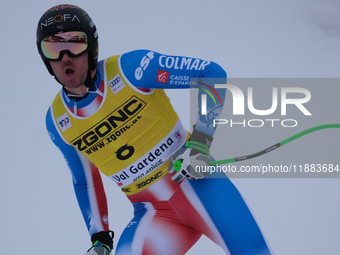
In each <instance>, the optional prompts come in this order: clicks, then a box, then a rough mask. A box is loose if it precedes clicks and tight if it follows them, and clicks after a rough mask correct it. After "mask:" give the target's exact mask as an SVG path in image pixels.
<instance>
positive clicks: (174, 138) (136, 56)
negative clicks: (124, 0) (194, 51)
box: [37, 4, 271, 255]
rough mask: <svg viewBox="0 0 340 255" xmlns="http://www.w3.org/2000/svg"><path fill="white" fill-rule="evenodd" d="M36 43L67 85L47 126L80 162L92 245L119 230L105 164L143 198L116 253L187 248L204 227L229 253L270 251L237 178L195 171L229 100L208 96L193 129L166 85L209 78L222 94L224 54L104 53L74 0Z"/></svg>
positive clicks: (210, 88) (107, 247)
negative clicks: (112, 217)
mask: <svg viewBox="0 0 340 255" xmlns="http://www.w3.org/2000/svg"><path fill="white" fill-rule="evenodd" d="M122 40H123V38H120V40H117V41H116V43H118V42H121V41H122ZM37 47H38V51H39V54H40V56H41V58H42V60H43V62H44V64H45V65H46V68H47V70H48V71H49V73H50V74H51V75H53V76H54V77H55V79H56V80H57V82H59V83H60V84H61V85H62V89H61V91H60V93H58V94H57V95H56V97H55V99H54V100H53V102H52V105H51V106H50V107H49V109H48V111H47V115H46V126H47V130H48V133H49V136H50V138H51V140H52V141H53V143H54V144H55V145H56V146H57V147H58V148H59V150H60V151H61V153H62V154H63V156H64V157H65V160H66V163H67V164H68V167H69V169H70V171H71V175H72V180H73V185H74V190H75V194H76V197H77V201H78V204H79V207H80V209H81V212H82V215H83V218H84V221H85V224H86V226H87V228H88V232H89V235H90V237H91V241H92V246H91V247H90V249H89V250H88V252H87V253H86V254H87V255H93V254H94V255H109V254H111V252H112V250H113V238H114V232H113V231H111V230H110V228H109V222H108V209H107V201H106V195H105V191H104V188H103V184H102V179H101V177H100V174H99V170H98V169H100V171H101V172H102V173H104V174H105V175H106V176H108V177H109V178H110V179H111V180H113V181H114V182H116V183H117V185H118V186H119V187H120V188H121V190H122V191H123V192H124V193H125V194H126V196H127V198H128V199H129V200H130V201H131V203H132V204H133V207H134V218H133V219H132V220H131V221H130V222H129V223H128V224H127V227H126V229H125V230H124V232H123V233H122V235H121V237H120V239H119V241H118V244H117V247H116V254H119V255H122V254H147V255H152V254H162V255H167V254H169V255H170V254H171V255H175V254H185V253H186V252H187V251H188V250H189V249H190V248H191V247H192V246H193V245H194V244H195V243H196V242H197V240H198V239H199V238H200V237H201V235H203V234H204V235H206V236H207V237H209V238H210V239H211V240H213V241H214V242H215V243H217V244H218V245H219V246H220V247H222V248H223V250H224V251H225V252H226V253H227V254H242V255H245V254H271V253H270V249H269V248H268V246H267V244H266V242H265V240H264V237H263V235H262V233H261V231H260V229H259V227H258V225H257V223H256V221H255V220H254V218H253V216H252V214H251V213H250V211H249V209H248V207H247V205H246V204H245V202H244V201H243V199H242V197H241V195H240V194H239V192H238V191H237V189H236V188H235V187H234V185H233V184H232V183H231V182H230V180H229V179H228V178H205V174H204V173H199V172H195V171H193V166H195V165H199V166H207V165H208V164H209V160H210V155H209V148H210V146H211V143H212V141H213V135H214V132H215V127H213V125H211V123H212V121H213V119H214V118H218V117H219V116H220V114H221V111H222V105H221V104H219V105H217V106H216V105H215V104H214V103H213V100H212V99H211V98H210V97H208V100H207V111H208V112H209V114H207V115H204V114H201V113H200V112H199V114H198V118H197V122H196V125H194V129H193V132H192V133H191V134H189V133H188V132H187V131H186V129H185V128H184V127H183V125H182V124H181V121H180V119H179V118H178V115H177V113H176V112H175V111H174V109H173V108H172V105H171V103H170V100H169V98H168V97H167V96H166V94H165V92H164V90H163V89H165V88H171V89H185V88H190V87H196V88H202V89H199V90H198V91H199V93H198V96H199V102H200V98H201V96H202V94H206V93H210V94H213V95H215V96H218V97H219V98H220V100H221V102H223V101H224V97H225V90H224V89H216V90H215V89H214V84H213V81H218V82H219V83H226V73H225V71H224V70H223V69H222V68H221V67H220V66H219V65H218V64H216V63H214V62H211V61H206V60H201V59H196V58H189V57H180V56H169V55H164V54H159V53H157V52H154V51H151V50H136V51H132V52H128V53H124V54H121V55H117V56H112V57H108V58H106V59H104V60H101V61H98V33H97V29H96V26H95V24H94V22H93V21H92V19H91V18H90V16H89V15H88V14H87V13H86V12H85V11H84V10H82V9H81V8H79V7H77V6H74V5H68V4H64V5H57V6H54V7H52V8H50V9H49V10H47V11H46V12H45V13H44V14H43V15H42V17H41V18H40V20H39V22H38V27H37ZM193 79H197V81H194V80H193ZM187 141H190V142H189V143H187ZM178 163H180V164H178ZM116 207H117V209H122V208H119V205H118V204H117V205H116Z"/></svg>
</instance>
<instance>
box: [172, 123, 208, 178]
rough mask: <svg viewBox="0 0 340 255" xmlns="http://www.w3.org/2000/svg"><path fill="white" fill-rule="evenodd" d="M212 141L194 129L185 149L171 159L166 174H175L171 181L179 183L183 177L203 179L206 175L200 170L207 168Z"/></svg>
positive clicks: (205, 172)
mask: <svg viewBox="0 0 340 255" xmlns="http://www.w3.org/2000/svg"><path fill="white" fill-rule="evenodd" d="M212 140H213V138H212V137H211V136H209V135H207V134H205V133H202V132H199V131H197V130H196V129H194V131H193V132H192V135H191V137H190V140H189V141H188V142H187V143H186V144H185V148H181V149H179V150H178V151H177V152H176V153H175V154H174V155H173V156H172V158H171V161H170V164H169V167H168V172H169V173H175V174H174V175H173V176H172V177H171V180H172V181H174V182H180V181H182V180H183V179H184V178H185V177H186V178H188V179H191V180H199V179H203V178H204V177H205V176H206V175H207V171H202V170H203V169H205V167H207V166H209V161H210V150H209V148H210V146H211V142H212Z"/></svg>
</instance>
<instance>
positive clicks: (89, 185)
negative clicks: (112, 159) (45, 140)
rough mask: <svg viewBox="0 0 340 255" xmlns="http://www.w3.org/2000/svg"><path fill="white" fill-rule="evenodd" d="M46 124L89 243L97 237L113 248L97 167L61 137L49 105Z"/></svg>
mask: <svg viewBox="0 0 340 255" xmlns="http://www.w3.org/2000/svg"><path fill="white" fill-rule="evenodd" d="M46 127H47V130H48V134H49V136H50V138H51V140H52V142H53V143H54V144H55V145H56V146H57V147H58V149H59V150H60V151H61V153H62V155H63V156H64V158H65V161H66V163H67V165H68V167H69V169H70V171H71V176H72V181H73V186H74V191H75V195H76V198H77V201H78V205H79V208H80V210H81V213H82V215H83V218H84V221H85V224H86V226H87V229H88V232H89V234H90V237H91V241H92V243H93V244H95V243H96V241H98V240H99V241H100V242H101V243H104V244H106V245H108V246H109V247H110V249H112V246H113V245H112V238H113V233H111V232H110V231H109V222H108V216H107V215H108V210H107V201H106V195H105V191H104V187H103V183H102V179H101V176H100V173H99V170H98V169H97V168H96V167H95V166H94V165H93V164H92V163H91V162H90V161H89V160H88V159H87V158H86V157H85V156H84V155H82V154H81V153H80V152H78V151H77V150H76V149H75V148H74V147H73V146H71V145H69V144H67V143H66V142H65V141H64V140H63V138H62V136H61V135H60V134H59V131H58V129H57V128H56V125H55V123H54V121H53V119H52V117H51V108H50V109H49V110H48V112H47V115H46ZM111 236H112V238H110V237H111ZM97 245H99V244H98V242H97Z"/></svg>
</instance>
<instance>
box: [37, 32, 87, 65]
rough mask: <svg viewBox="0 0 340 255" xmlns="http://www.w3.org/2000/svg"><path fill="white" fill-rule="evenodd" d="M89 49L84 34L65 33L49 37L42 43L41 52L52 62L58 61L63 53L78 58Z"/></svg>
mask: <svg viewBox="0 0 340 255" xmlns="http://www.w3.org/2000/svg"><path fill="white" fill-rule="evenodd" d="M87 48H88V39H87V35H86V33H84V32H65V33H61V34H54V35H50V36H47V37H46V38H45V39H43V40H42V41H41V51H42V53H43V54H44V56H45V57H46V58H48V59H50V60H57V59H58V58H59V54H60V52H61V51H69V52H71V53H72V54H73V55H74V56H77V55H79V54H81V53H83V52H84V51H86V50H87Z"/></svg>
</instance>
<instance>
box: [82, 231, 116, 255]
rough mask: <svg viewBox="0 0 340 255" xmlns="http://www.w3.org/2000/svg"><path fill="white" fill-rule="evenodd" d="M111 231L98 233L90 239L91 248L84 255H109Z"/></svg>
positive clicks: (111, 246)
mask: <svg viewBox="0 0 340 255" xmlns="http://www.w3.org/2000/svg"><path fill="white" fill-rule="evenodd" d="M113 237H114V233H113V231H100V232H98V233H95V234H93V235H92V237H91V241H92V246H91V248H90V249H89V250H88V251H87V252H86V253H85V255H111V251H112V249H113Z"/></svg>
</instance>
